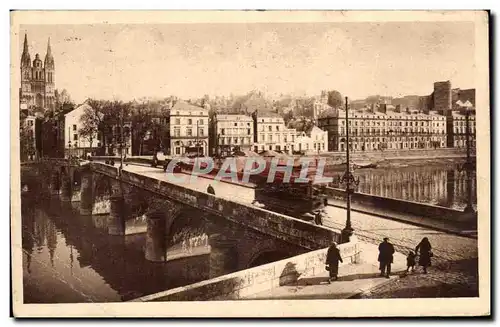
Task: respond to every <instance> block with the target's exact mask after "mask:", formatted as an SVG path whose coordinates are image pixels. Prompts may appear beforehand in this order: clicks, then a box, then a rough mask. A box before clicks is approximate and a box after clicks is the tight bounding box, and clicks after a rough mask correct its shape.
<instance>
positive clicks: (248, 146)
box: [213, 114, 254, 155]
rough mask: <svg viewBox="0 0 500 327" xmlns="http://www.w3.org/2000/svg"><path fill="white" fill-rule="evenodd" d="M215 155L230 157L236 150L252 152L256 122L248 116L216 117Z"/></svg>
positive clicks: (228, 115)
mask: <svg viewBox="0 0 500 327" xmlns="http://www.w3.org/2000/svg"><path fill="white" fill-rule="evenodd" d="M213 128H214V129H215V131H214V133H213V137H215V142H214V145H215V151H214V154H220V155H228V154H230V153H233V152H234V151H235V150H237V149H240V150H252V146H253V143H254V121H253V119H252V117H250V116H247V115H237V114H227V115H215V116H214V123H213Z"/></svg>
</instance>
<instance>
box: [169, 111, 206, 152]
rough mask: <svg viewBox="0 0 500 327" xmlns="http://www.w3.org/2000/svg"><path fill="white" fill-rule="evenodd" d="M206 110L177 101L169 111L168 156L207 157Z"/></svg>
mask: <svg viewBox="0 0 500 327" xmlns="http://www.w3.org/2000/svg"><path fill="white" fill-rule="evenodd" d="M208 134H209V124H208V110H207V109H206V108H203V107H199V106H194V105H191V104H189V103H187V102H184V101H177V102H176V103H175V105H174V106H173V107H172V109H171V110H170V155H172V156H174V157H180V156H184V155H197V156H207V155H208Z"/></svg>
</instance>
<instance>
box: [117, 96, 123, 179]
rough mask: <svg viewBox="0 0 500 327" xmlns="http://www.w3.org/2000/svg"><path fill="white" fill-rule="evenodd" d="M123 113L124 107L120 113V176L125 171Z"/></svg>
mask: <svg viewBox="0 0 500 327" xmlns="http://www.w3.org/2000/svg"><path fill="white" fill-rule="evenodd" d="M123 111H124V107H123V105H122V106H121V112H120V169H119V170H118V172H119V175H120V176H121V174H122V169H123V142H124V139H123Z"/></svg>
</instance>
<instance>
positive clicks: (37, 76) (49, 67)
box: [19, 35, 55, 110]
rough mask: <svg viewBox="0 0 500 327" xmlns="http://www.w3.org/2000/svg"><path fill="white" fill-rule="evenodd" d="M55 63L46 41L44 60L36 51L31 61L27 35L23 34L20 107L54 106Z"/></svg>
mask: <svg viewBox="0 0 500 327" xmlns="http://www.w3.org/2000/svg"><path fill="white" fill-rule="evenodd" d="M54 92H55V63H54V57H53V56H52V50H51V47H50V38H49V41H48V43H47V53H46V55H45V58H44V61H43V63H42V60H41V59H40V55H39V54H38V53H37V54H36V55H35V59H34V60H33V62H32V61H31V56H30V54H29V49H28V36H27V35H24V45H23V53H22V55H21V88H20V89H19V101H20V107H26V108H27V109H34V108H37V109H43V110H47V109H52V110H53V109H54V107H55V93H54Z"/></svg>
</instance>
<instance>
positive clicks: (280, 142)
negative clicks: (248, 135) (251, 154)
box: [252, 111, 297, 154]
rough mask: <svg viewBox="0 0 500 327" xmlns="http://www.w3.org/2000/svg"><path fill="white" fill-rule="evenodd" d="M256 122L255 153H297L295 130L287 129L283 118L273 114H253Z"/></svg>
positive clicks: (256, 112)
mask: <svg viewBox="0 0 500 327" xmlns="http://www.w3.org/2000/svg"><path fill="white" fill-rule="evenodd" d="M252 117H253V121H254V148H253V150H254V151H255V152H261V151H265V150H273V151H278V152H285V153H289V154H291V153H293V152H294V151H296V148H295V138H296V134H297V131H296V130H295V128H287V127H286V126H285V121H284V120H283V118H282V117H281V116H279V115H278V114H276V113H272V112H263V113H259V112H258V111H255V112H254V113H253V114H252Z"/></svg>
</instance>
